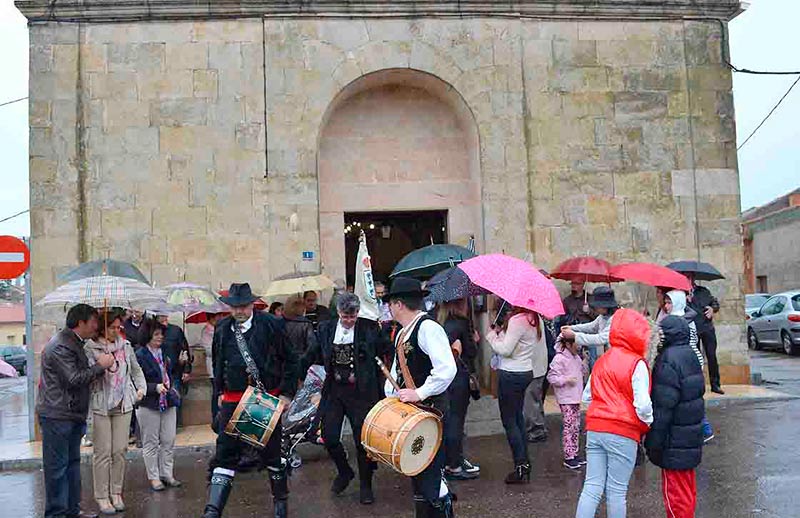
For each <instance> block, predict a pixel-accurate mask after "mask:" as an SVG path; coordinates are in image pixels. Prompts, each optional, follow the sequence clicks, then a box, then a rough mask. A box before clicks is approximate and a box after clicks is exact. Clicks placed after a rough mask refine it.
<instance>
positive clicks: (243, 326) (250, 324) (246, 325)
mask: <svg viewBox="0 0 800 518" xmlns="http://www.w3.org/2000/svg"><path fill="white" fill-rule="evenodd" d="M236 324H237V322H236V320H235V319H234V321H233V323H232V324H231V331H236ZM251 327H253V315H250V318H248V319H247V320H245V321H244V322H242V323H241V324H239V329H241V331H242V334H245V333H246V332H248V331H250V328H251Z"/></svg>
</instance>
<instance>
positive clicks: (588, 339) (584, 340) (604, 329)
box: [570, 315, 614, 347]
mask: <svg viewBox="0 0 800 518" xmlns="http://www.w3.org/2000/svg"><path fill="white" fill-rule="evenodd" d="M613 319H614V317H613V316H612V315H600V316H598V317H597V318H595V319H594V320H593V321H591V322H587V323H585V324H575V325H574V326H570V329H572V330H573V331H575V343H576V344H578V345H581V346H584V347H599V346H601V345H602V346H603V347H608V345H609V342H608V336H609V334H610V333H611V321H612V320H613Z"/></svg>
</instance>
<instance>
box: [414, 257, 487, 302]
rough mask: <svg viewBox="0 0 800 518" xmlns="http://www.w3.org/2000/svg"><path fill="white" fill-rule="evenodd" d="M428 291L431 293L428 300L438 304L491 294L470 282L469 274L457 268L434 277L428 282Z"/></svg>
mask: <svg viewBox="0 0 800 518" xmlns="http://www.w3.org/2000/svg"><path fill="white" fill-rule="evenodd" d="M426 289H427V290H428V291H430V295H428V297H427V298H426V300H429V301H431V302H435V303H437V304H438V303H439V302H450V301H451V300H458V299H465V298H467V297H474V296H477V295H486V294H487V293H489V291H488V290H485V289H483V288H481V287H480V286H478V285H477V284H474V283H473V282H472V281H470V280H469V277H467V274H466V273H464V271H463V270H461V269H460V268H458V267H455V266H454V267H452V268H448V269H447V270H443V271H441V272H439V273H437V274H436V275H434V276H433V278H432V279H431V280H430V281H428V284H427V285H426Z"/></svg>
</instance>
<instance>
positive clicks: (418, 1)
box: [16, 0, 742, 23]
mask: <svg viewBox="0 0 800 518" xmlns="http://www.w3.org/2000/svg"><path fill="white" fill-rule="evenodd" d="M16 6H17V8H18V9H19V10H20V11H21V12H22V14H24V15H25V16H26V17H27V18H28V20H29V21H30V22H47V21H62V22H79V21H80V22H97V23H102V22H135V21H144V20H202V19H225V18H245V17H261V16H266V17H278V18H280V17H287V18H293V17H307V18H319V17H344V18H362V17H363V18H366V17H370V18H372V17H375V18H378V17H384V18H388V17H461V16H464V17H476V16H486V17H515V18H517V17H523V18H524V17H531V18H556V19H557V18H582V17H585V18H590V19H595V18H600V19H632V20H635V19H639V20H642V19H679V18H708V19H720V20H730V19H731V18H733V17H734V16H736V15H737V14H739V13H740V12H741V11H742V8H741V6H740V2H739V0H527V1H518V2H513V1H509V2H502V1H497V2H493V1H487V0H438V1H435V0H383V1H381V0H373V1H359V0H305V1H295V2H289V1H274V0H273V1H269V0H205V1H202V0H17V1H16Z"/></svg>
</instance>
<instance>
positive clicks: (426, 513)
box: [414, 495, 431, 518]
mask: <svg viewBox="0 0 800 518" xmlns="http://www.w3.org/2000/svg"><path fill="white" fill-rule="evenodd" d="M430 516H431V504H430V502H428V501H427V500H425V497H423V496H422V495H414V518H430Z"/></svg>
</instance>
